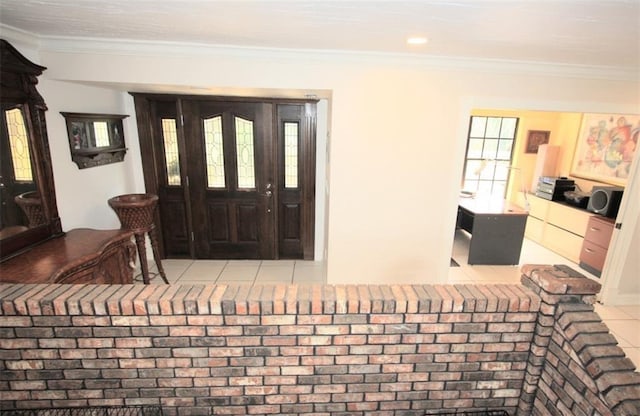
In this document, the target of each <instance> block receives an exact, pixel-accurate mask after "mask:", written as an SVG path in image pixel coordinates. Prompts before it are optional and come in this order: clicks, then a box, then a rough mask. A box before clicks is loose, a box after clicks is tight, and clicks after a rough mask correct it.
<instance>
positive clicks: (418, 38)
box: [407, 36, 427, 45]
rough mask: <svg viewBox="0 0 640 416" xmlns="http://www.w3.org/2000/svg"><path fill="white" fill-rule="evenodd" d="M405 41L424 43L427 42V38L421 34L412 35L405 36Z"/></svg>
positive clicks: (414, 43)
mask: <svg viewBox="0 0 640 416" xmlns="http://www.w3.org/2000/svg"><path fill="white" fill-rule="evenodd" d="M407 43H408V44H409V45H424V44H425V43H427V38H425V37H423V36H412V37H410V38H407Z"/></svg>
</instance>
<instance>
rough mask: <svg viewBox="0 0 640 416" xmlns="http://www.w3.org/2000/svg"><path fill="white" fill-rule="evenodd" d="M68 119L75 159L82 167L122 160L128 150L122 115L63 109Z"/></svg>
mask: <svg viewBox="0 0 640 416" xmlns="http://www.w3.org/2000/svg"><path fill="white" fill-rule="evenodd" d="M60 114H62V115H63V116H64V118H65V120H66V122H67V134H68V136H69V149H70V150H71V160H73V162H75V164H76V165H78V168H80V169H85V168H90V167H94V166H102V165H107V164H109V163H116V162H121V161H123V160H124V155H125V153H126V152H127V148H126V146H125V141H124V130H123V125H122V120H123V119H125V118H126V117H128V116H127V115H121V114H88V113H66V112H61V113H60Z"/></svg>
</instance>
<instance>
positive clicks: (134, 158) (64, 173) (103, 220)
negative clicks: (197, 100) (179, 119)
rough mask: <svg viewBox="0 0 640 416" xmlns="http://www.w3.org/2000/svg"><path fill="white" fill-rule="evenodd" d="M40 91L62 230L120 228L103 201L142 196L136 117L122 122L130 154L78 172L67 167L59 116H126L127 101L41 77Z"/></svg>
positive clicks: (68, 159) (66, 147)
mask: <svg viewBox="0 0 640 416" xmlns="http://www.w3.org/2000/svg"><path fill="white" fill-rule="evenodd" d="M38 89H39V91H40V94H42V96H43V97H44V98H45V100H46V103H47V107H48V111H47V113H46V118H47V131H48V137H49V145H50V149H51V159H52V164H53V175H54V178H55V185H56V197H57V202H58V211H59V214H60V219H61V221H62V227H63V230H64V231H67V230H70V229H72V228H83V227H84V228H97V229H111V228H119V227H120V222H119V221H118V217H117V216H116V215H115V213H114V212H113V210H112V209H111V208H110V207H109V205H108V204H107V200H108V199H109V198H111V197H114V196H116V195H121V194H127V193H134V192H144V183H143V181H142V162H141V159H140V149H139V146H138V140H137V127H136V124H135V115H132V116H130V117H128V118H126V119H125V121H124V124H123V126H124V135H125V144H126V146H127V148H128V150H127V153H126V154H125V158H124V161H122V162H119V163H114V164H109V165H104V166H97V167H93V168H86V169H79V168H78V166H77V165H76V164H75V163H73V162H72V161H71V153H70V148H69V141H68V136H67V130H66V124H65V119H64V117H63V116H62V115H61V114H60V112H61V111H62V112H72V113H103V114H130V112H131V111H134V110H133V106H131V108H128V105H127V104H128V103H127V102H126V101H127V100H126V99H127V97H126V96H124V95H123V94H122V93H121V92H119V91H114V90H112V89H104V88H95V87H88V86H82V85H77V84H73V83H69V82H60V81H54V80H50V79H46V78H44V77H43V80H42V81H41V82H40V83H39V85H38Z"/></svg>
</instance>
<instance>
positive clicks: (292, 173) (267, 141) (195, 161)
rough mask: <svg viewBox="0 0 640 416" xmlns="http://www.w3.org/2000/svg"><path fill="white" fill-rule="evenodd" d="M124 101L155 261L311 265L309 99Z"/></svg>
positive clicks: (139, 97) (312, 110) (138, 97)
mask: <svg viewBox="0 0 640 416" xmlns="http://www.w3.org/2000/svg"><path fill="white" fill-rule="evenodd" d="M132 95H133V97H134V102H135V107H136V114H137V120H138V131H139V137H140V146H141V153H142V163H143V170H144V177H145V184H146V188H147V192H149V193H156V194H157V195H158V197H159V225H160V226H159V234H160V236H159V240H160V246H161V249H162V256H163V257H164V258H192V259H262V260H271V259H305V260H312V259H313V258H314V232H315V171H316V157H315V146H316V118H317V115H316V113H317V110H316V104H317V100H288V99H287V100H285V99H265V98H259V99H257V98H256V99H249V98H238V97H218V96H213V97H209V96H206V97H205V96H176V95H164V94H138V93H133V94H132Z"/></svg>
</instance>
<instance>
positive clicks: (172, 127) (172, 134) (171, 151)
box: [162, 118, 181, 186]
mask: <svg viewBox="0 0 640 416" xmlns="http://www.w3.org/2000/svg"><path fill="white" fill-rule="evenodd" d="M162 138H163V140H164V162H165V164H166V166H167V185H169V186H180V184H181V179H180V158H179V157H178V155H179V153H178V134H177V130H176V121H175V120H174V119H172V118H163V119H162Z"/></svg>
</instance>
